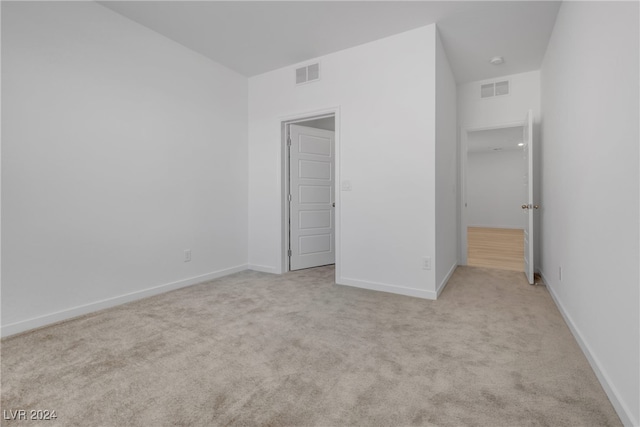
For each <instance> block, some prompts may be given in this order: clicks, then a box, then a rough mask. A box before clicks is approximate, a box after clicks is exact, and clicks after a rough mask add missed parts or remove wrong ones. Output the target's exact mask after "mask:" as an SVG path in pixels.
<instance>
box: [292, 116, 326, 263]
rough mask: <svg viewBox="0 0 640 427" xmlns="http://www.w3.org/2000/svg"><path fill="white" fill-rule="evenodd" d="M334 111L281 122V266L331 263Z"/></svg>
mask: <svg viewBox="0 0 640 427" xmlns="http://www.w3.org/2000/svg"><path fill="white" fill-rule="evenodd" d="M335 129H336V126H335V114H329V115H323V116H316V117H309V118H302V119H296V120H291V121H287V122H283V133H284V145H285V150H284V151H285V153H284V160H285V161H284V167H285V174H284V178H285V194H286V200H285V209H284V212H285V236H284V240H285V245H284V246H285V250H286V253H285V267H286V268H285V271H293V270H301V269H305V268H313V267H320V266H324V265H330V264H335V263H336V221H335V218H336V215H335V206H336V204H335V200H336V198H335V194H336V193H335V178H336V173H335V171H336V167H335V164H336V153H335V151H336V150H335V146H336V144H335Z"/></svg>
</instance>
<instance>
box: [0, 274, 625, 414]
mask: <svg viewBox="0 0 640 427" xmlns="http://www.w3.org/2000/svg"><path fill="white" fill-rule="evenodd" d="M333 275H334V270H333V268H332V267H322V268H316V269H309V270H303V271H299V272H293V273H288V274H286V275H283V276H276V275H269V274H265V273H258V272H252V271H246V272H242V273H238V274H234V275H232V276H228V277H225V278H222V279H218V280H215V281H212V282H207V283H203V284H200V285H196V286H192V287H189V288H184V289H180V290H177V291H173V292H170V293H166V294H163V295H159V296H155V297H152V298H148V299H145V300H141V301H137V302H133V303H129V304H126V305H122V306H119V307H115V308H112V309H108V310H105V311H102V312H98V313H95V314H92V315H88V316H85V317H82V318H78V319H75V320H71V321H68V322H65V323H61V324H58V325H54V326H51V327H47V328H43V329H40V330H36V331H32V332H29V333H25V334H22V335H18V336H14V337H10V338H8V339H5V340H3V341H2V349H1V351H2V372H1V373H2V400H1V404H2V409H3V410H4V411H6V413H9V412H8V411H9V410H18V409H26V410H30V409H35V410H55V411H56V415H57V419H56V420H54V421H43V422H40V425H43V426H217V425H269V426H280V425H291V426H293V425H295V426H307V425H317V426H343V425H359V426H404V425H438V426H529V425H540V426H608V425H620V421H619V419H618V418H617V416H616V414H615V412H614V410H613V407H612V406H611V404H610V403H609V401H608V400H607V397H606V396H605V393H604V391H603V390H602V388H601V387H600V385H599V383H598V381H597V380H596V377H595V375H594V373H593V371H592V370H591V368H590V367H589V364H588V363H587V360H586V359H585V357H584V355H583V354H582V353H581V351H580V349H579V347H578V345H577V344H576V342H575V340H574V339H573V337H572V335H571V333H570V332H569V330H568V328H567V326H566V325H565V323H564V322H563V320H562V317H561V316H560V314H559V312H558V310H557V309H556V307H555V305H554V304H553V301H552V300H551V297H550V296H549V294H548V292H547V290H546V289H545V288H544V287H543V286H540V287H533V286H529V285H528V284H527V283H526V281H525V280H524V276H523V275H522V273H517V272H509V271H500V270H488V269H481V268H471V267H460V268H458V270H457V271H456V272H455V274H454V275H453V277H452V279H451V281H450V282H449V285H448V286H447V287H446V289H445V291H444V292H443V293H442V295H441V297H440V298H439V299H438V300H437V301H427V300H421V299H416V298H409V297H404V296H398V295H392V294H386V293H381V292H373V291H367V290H362V289H356V288H350V287H343V286H337V285H334V284H333ZM27 414H28V413H27ZM3 418H6V417H3ZM3 425H16V426H17V425H20V426H22V425H33V424H31V423H30V422H25V421H7V420H3Z"/></svg>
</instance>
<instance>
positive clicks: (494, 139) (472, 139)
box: [467, 126, 523, 153]
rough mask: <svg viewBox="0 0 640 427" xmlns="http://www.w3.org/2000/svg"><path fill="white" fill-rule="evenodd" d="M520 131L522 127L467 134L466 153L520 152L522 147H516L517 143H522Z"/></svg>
mask: <svg viewBox="0 0 640 427" xmlns="http://www.w3.org/2000/svg"><path fill="white" fill-rule="evenodd" d="M522 131H523V127H522V126H516V127H509V128H501V129H490V130H479V131H474V132H469V134H468V136H467V152H469V153H480V152H487V151H490V152H493V151H508V150H522V147H518V143H520V142H522V139H523V138H522V136H523V135H522Z"/></svg>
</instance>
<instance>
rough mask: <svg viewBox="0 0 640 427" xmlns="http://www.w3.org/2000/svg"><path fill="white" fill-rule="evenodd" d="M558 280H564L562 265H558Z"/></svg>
mask: <svg viewBox="0 0 640 427" xmlns="http://www.w3.org/2000/svg"><path fill="white" fill-rule="evenodd" d="M558 280H560V281H561V282H562V267H558Z"/></svg>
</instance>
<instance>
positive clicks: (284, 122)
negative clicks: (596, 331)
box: [280, 107, 341, 278]
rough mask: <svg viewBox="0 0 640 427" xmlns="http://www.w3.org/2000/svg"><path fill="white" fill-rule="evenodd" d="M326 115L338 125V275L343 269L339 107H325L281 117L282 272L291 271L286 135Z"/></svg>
mask: <svg viewBox="0 0 640 427" xmlns="http://www.w3.org/2000/svg"><path fill="white" fill-rule="evenodd" d="M326 117H333V118H334V124H335V131H334V132H335V139H334V150H335V170H334V185H335V186H336V188H335V189H334V192H335V203H336V207H335V211H334V218H335V230H334V232H335V250H336V264H335V269H336V272H335V277H336V278H338V277H340V271H341V270H340V268H341V250H340V247H341V245H340V241H341V239H340V235H341V231H340V230H341V227H340V222H341V221H340V212H341V200H340V199H341V197H340V191H339V188H338V183H339V182H340V169H341V168H340V107H331V108H326V109H322V110H316V111H310V112H306V113H299V114H292V115H290V116H285V117H280V135H281V138H280V148H281V157H280V160H281V162H280V164H281V168H280V170H281V173H280V183H281V185H280V190H281V191H280V216H281V219H282V222H281V230H282V233H281V248H282V251H281V253H280V269H281V270H280V271H281V272H282V273H286V272H288V271H289V256H288V253H289V249H290V247H289V197H288V195H289V152H288V150H287V134H288V125H290V124H295V123H301V122H305V121H309V120H315V119H321V118H326Z"/></svg>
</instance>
